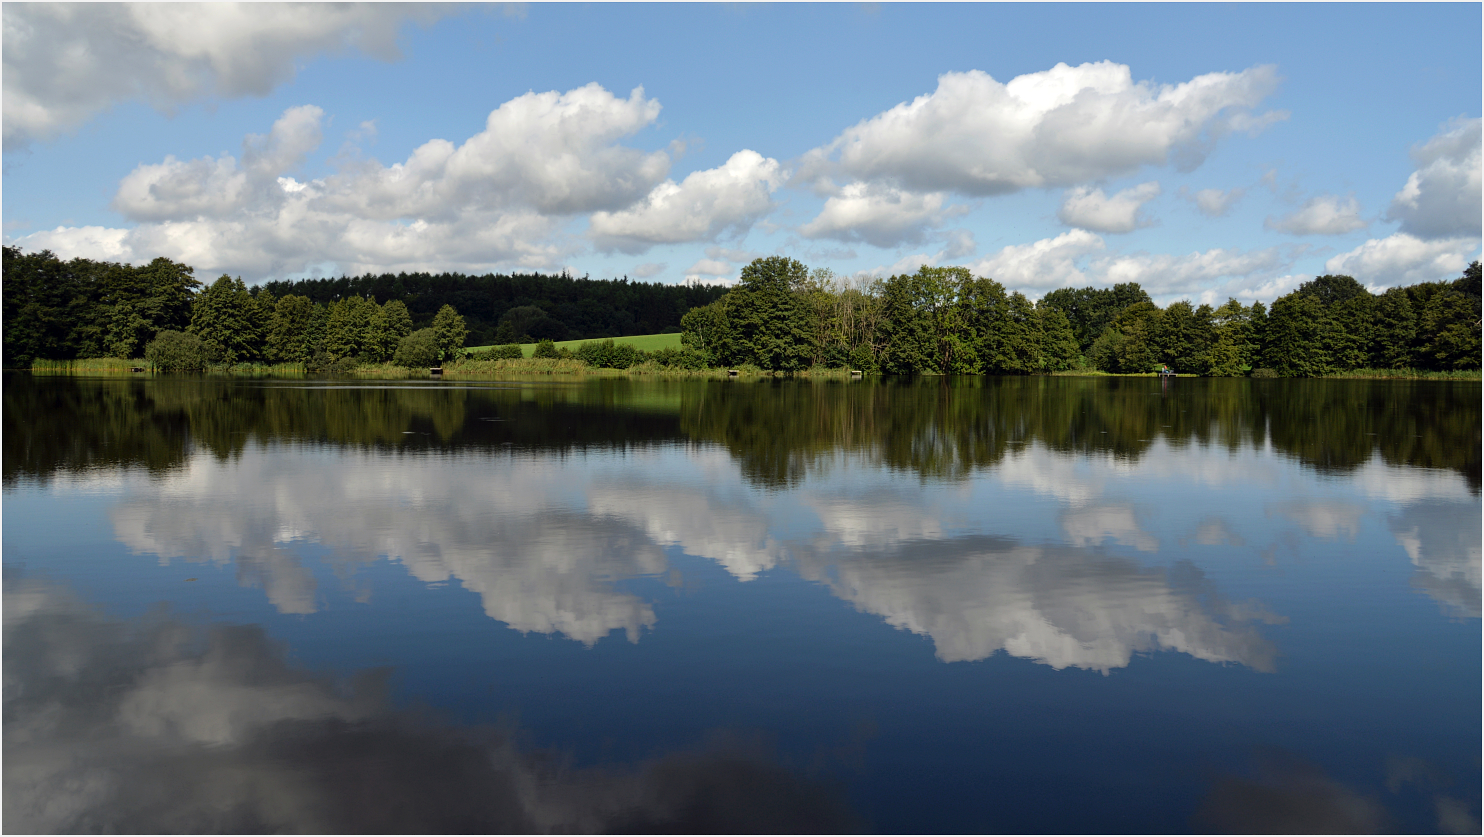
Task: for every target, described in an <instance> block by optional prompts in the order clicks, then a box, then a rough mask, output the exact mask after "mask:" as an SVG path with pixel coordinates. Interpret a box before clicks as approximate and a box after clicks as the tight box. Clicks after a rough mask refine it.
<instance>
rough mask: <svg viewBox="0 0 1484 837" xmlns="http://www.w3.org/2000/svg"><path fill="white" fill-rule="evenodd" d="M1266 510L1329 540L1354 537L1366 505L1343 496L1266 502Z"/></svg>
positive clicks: (1358, 530)
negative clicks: (1351, 501) (1269, 503)
mask: <svg viewBox="0 0 1484 837" xmlns="http://www.w3.org/2000/svg"><path fill="white" fill-rule="evenodd" d="M1267 513H1268V514H1269V515H1274V514H1277V515H1281V516H1282V517H1286V518H1288V519H1289V520H1291V521H1293V522H1294V523H1297V524H1298V525H1299V526H1302V527H1303V528H1304V530H1305V531H1307V532H1308V533H1309V534H1310V535H1311V536H1313V537H1316V538H1320V539H1324V540H1331V539H1336V538H1340V537H1343V538H1345V540H1347V541H1354V540H1355V536H1356V535H1358V534H1359V533H1360V521H1361V519H1362V518H1364V517H1365V516H1366V508H1365V506H1362V505H1359V504H1356V503H1347V502H1345V501H1343V500H1299V501H1295V502H1289V503H1284V504H1282V505H1276V504H1275V505H1271V506H1268V508H1267Z"/></svg>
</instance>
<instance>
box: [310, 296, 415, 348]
mask: <svg viewBox="0 0 1484 837" xmlns="http://www.w3.org/2000/svg"><path fill="white" fill-rule="evenodd" d="M328 308H329V317H328V318H327V320H326V322H325V331H324V338H323V341H322V343H321V348H322V349H323V351H324V352H325V353H326V354H328V355H329V356H330V357H333V358H336V359H339V358H355V357H362V356H365V357H372V356H373V355H374V352H375V349H374V348H373V343H374V341H373V340H372V334H371V320H372V317H373V316H374V315H375V313H376V311H377V305H376V303H375V302H374V301H373V300H370V299H367V298H366V297H363V296H348V297H346V298H344V299H342V300H340V301H339V302H336V303H334V304H332V305H330V306H328ZM399 343H400V341H399Z"/></svg>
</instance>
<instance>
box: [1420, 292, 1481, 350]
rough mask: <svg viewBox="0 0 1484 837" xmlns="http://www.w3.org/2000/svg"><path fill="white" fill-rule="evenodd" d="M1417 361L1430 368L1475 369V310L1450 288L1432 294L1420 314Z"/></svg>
mask: <svg viewBox="0 0 1484 837" xmlns="http://www.w3.org/2000/svg"><path fill="white" fill-rule="evenodd" d="M1420 319H1421V328H1420V329H1419V331H1420V332H1421V334H1422V335H1424V338H1423V341H1424V342H1423V344H1422V347H1421V349H1420V350H1419V352H1418V355H1419V358H1420V359H1421V360H1422V361H1423V362H1424V363H1425V364H1426V365H1427V367H1428V368H1430V369H1440V370H1441V369H1478V368H1479V308H1478V304H1477V302H1474V301H1471V300H1470V299H1469V298H1468V297H1467V296H1466V295H1465V294H1463V293H1460V292H1458V291H1456V290H1453V289H1451V288H1450V289H1448V290H1446V291H1443V292H1441V293H1437V294H1434V295H1433V297H1432V299H1430V300H1428V303H1427V307H1426V308H1425V309H1424V310H1423V312H1422V317H1421V318H1420Z"/></svg>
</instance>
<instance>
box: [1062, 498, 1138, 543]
mask: <svg viewBox="0 0 1484 837" xmlns="http://www.w3.org/2000/svg"><path fill="white" fill-rule="evenodd" d="M1061 526H1062V530H1063V531H1064V532H1065V533H1066V536H1067V543H1070V544H1072V545H1073V546H1084V547H1094V546H1100V545H1102V543H1103V541H1104V540H1112V541H1113V542H1114V543H1119V544H1123V545H1124V546H1131V547H1133V548H1135V549H1137V550H1139V551H1140V552H1158V551H1159V539H1158V538H1156V537H1154V536H1153V535H1151V534H1149V533H1148V532H1145V531H1144V528H1143V527H1142V526H1140V525H1139V522H1138V520H1136V519H1135V516H1134V508H1133V506H1130V505H1127V504H1119V503H1103V504H1098V505H1091V506H1082V507H1078V508H1072V509H1067V510H1066V511H1063V512H1062V514H1061Z"/></svg>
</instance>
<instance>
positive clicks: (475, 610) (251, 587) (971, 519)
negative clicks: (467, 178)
mask: <svg viewBox="0 0 1484 837" xmlns="http://www.w3.org/2000/svg"><path fill="white" fill-rule="evenodd" d="M3 395H4V414H3V421H4V427H3V430H4V435H3V445H4V457H3V466H4V474H3V476H4V483H3V485H4V495H3V513H4V529H3V557H4V597H5V601H4V615H5V627H4V672H5V686H4V707H5V708H4V800H5V805H4V823H3V825H4V829H5V830H6V831H8V832H26V831H30V832H35V831H44V832H52V831H61V832H70V831H165V832H175V831H190V832H197V831H313V832H329V831H392V832H409V833H418V832H430V831H431V832H448V831H520V832H541V831H568V832H571V831H578V832H595V831H627V832H697V831H701V832H704V831H745V832H768V831H786V832H821V831H825V832H828V831H846V832H865V831H875V832H898V833H900V832H909V833H940V832H948V833H963V832H1017V833H1024V832H1032V833H1036V832H1043V833H1044V832H1049V833H1066V832H1071V833H1078V832H1110V833H1149V832H1155V833H1170V832H1190V831H1196V832H1213V831H1214V832H1226V831H1230V832H1260V831H1272V830H1277V831H1285V832H1287V831H1300V832H1303V831H1325V830H1331V831H1333V830H1339V831H1346V832H1365V831H1386V830H1400V831H1404V832H1438V831H1442V832H1458V833H1467V832H1473V833H1477V831H1478V829H1479V827H1480V820H1479V814H1480V787H1481V770H1480V764H1481V762H1480V753H1481V728H1480V718H1481V694H1480V684H1481V662H1480V661H1481V643H1480V637H1481V632H1480V544H1481V528H1480V519H1481V509H1480V436H1481V433H1480V386H1479V384H1478V383H1475V382H1447V381H1341V380H1245V379H1235V380H1233V379H1183V378H1182V379H1177V380H1173V381H1172V380H1159V379H1154V378H1070V377H1032V378H973V379H943V378H923V379H917V380H889V379H888V380H872V379H868V380H865V381H853V382H844V381H826V382H810V381H806V380H772V381H764V382H746V381H669V382H666V381H642V380H630V379H587V380H566V381H564V380H550V379H548V380H544V381H512V382H442V381H419V380H412V381H362V380H349V379H343V378H342V379H332V380H290V379H278V380H264V379H247V378H237V379H232V378H210V377H169V376H158V377H144V376H136V377H135V378H132V379H131V378H123V377H115V378H107V377H70V376H55V377H44V376H32V375H29V374H24V373H5V379H4V393H3Z"/></svg>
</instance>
